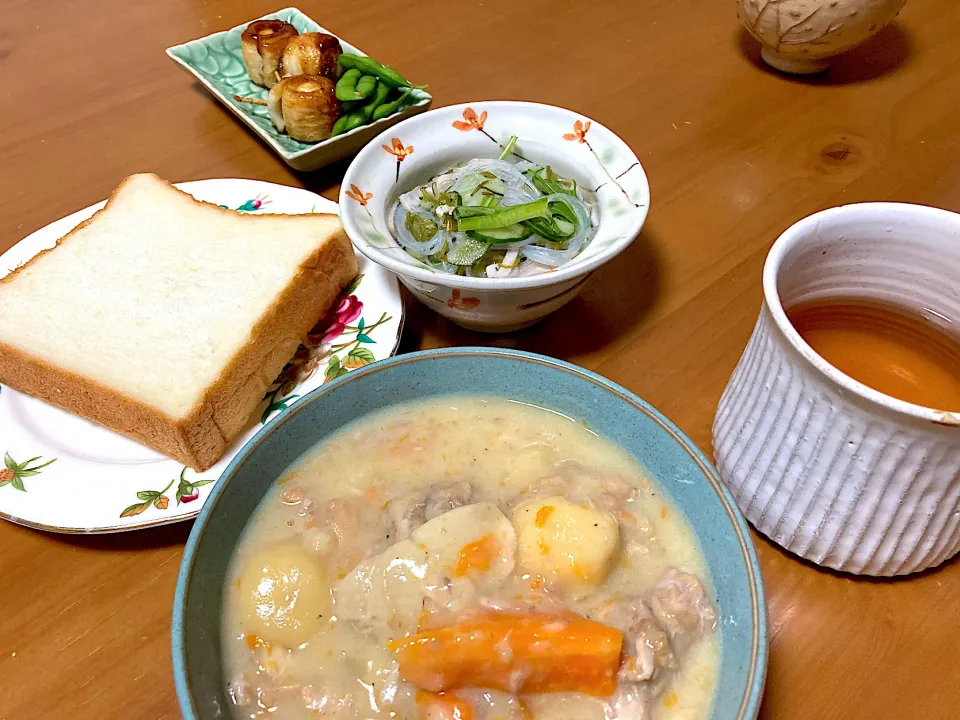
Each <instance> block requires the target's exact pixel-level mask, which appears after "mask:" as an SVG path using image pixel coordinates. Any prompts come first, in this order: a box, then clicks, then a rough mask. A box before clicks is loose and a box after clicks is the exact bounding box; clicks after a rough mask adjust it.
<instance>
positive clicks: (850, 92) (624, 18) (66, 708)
mask: <svg viewBox="0 0 960 720" xmlns="http://www.w3.org/2000/svg"><path fill="white" fill-rule="evenodd" d="M0 7H2V10H3V16H4V22H3V24H2V26H0V70H2V72H0V83H2V84H0V102H2V113H0V117H2V121H3V133H2V134H0V210H2V212H0V249H5V248H7V247H9V246H10V245H12V244H13V243H15V242H17V241H18V240H19V239H20V238H22V237H24V236H25V235H27V234H28V233H30V232H32V231H34V230H36V229H38V228H40V227H42V226H44V225H46V224H47V223H49V222H51V221H53V220H55V219H57V218H59V217H61V216H63V215H66V214H68V213H70V212H72V211H74V210H77V209H79V208H82V207H85V206H87V205H89V204H91V203H93V202H96V201H98V200H101V199H103V198H104V197H106V196H107V195H108V194H109V193H110V191H111V190H112V189H113V188H114V187H115V186H116V185H117V183H118V182H119V181H120V180H121V179H122V178H123V177H124V176H126V175H128V174H130V173H134V172H139V171H153V172H156V173H158V174H160V175H161V176H163V177H165V178H167V179H169V180H171V181H184V180H196V179H201V178H214V177H246V178H257V179H262V180H269V181H272V182H279V183H285V184H290V185H298V186H303V187H307V188H309V189H312V190H315V191H317V192H320V193H322V194H323V195H325V196H326V197H329V198H334V199H335V198H336V197H337V191H338V187H337V186H338V183H339V181H340V179H341V177H342V175H343V172H344V169H345V167H346V165H345V164H344V163H341V164H338V165H335V166H332V167H329V168H326V169H324V170H321V171H318V172H316V173H312V174H297V173H295V172H293V171H291V170H290V169H288V168H287V167H286V166H285V165H284V164H283V163H282V162H281V161H280V160H279V159H278V158H277V157H276V156H274V155H273V154H272V152H271V151H270V150H269V149H268V148H267V147H266V146H265V145H263V144H262V143H261V142H259V140H258V139H257V138H256V137H255V136H254V135H253V134H251V133H250V132H248V131H247V130H246V129H245V127H244V126H243V125H241V124H240V123H239V122H237V121H236V120H235V119H234V118H233V117H232V116H231V115H229V114H228V113H227V112H226V111H225V110H224V109H223V108H221V107H220V106H219V105H218V104H217V103H216V102H215V101H214V100H213V99H212V98H211V96H209V95H208V94H207V93H206V92H204V91H203V90H202V89H201V88H200V86H199V85H197V84H196V83H195V82H194V81H193V80H192V79H191V77H190V76H188V75H187V74H186V73H184V72H182V71H181V70H179V69H178V68H177V67H176V66H175V65H174V63H172V62H171V61H170V60H169V59H168V58H167V57H166V56H165V55H164V53H163V50H164V48H166V47H167V46H170V45H174V44H177V43H180V42H183V41H186V40H189V39H193V38H196V37H200V36H202V35H205V34H208V33H210V32H214V31H218V30H223V29H228V28H230V27H232V26H233V25H236V24H238V23H241V22H244V21H247V20H250V19H252V18H254V17H256V16H258V15H261V14H264V13H267V12H271V11H273V10H276V9H279V7H281V5H280V4H279V3H276V4H270V3H269V2H266V1H265V0H167V1H165V2H127V1H126V0H86V2H78V1H76V0H59V1H56V2H55V1H54V0H31V1H28V0H3V2H2V4H0ZM300 8H301V9H302V10H303V11H305V12H306V13H307V14H309V15H311V16H313V17H314V19H315V20H317V21H318V22H320V23H321V24H322V25H324V26H326V27H328V28H330V29H331V30H333V31H334V32H337V33H338V34H340V35H342V36H343V37H346V38H348V39H349V40H350V41H351V42H353V43H355V44H356V45H358V46H359V47H361V48H363V49H364V50H365V51H366V52H368V53H370V54H371V55H373V56H374V57H377V58H379V59H381V60H382V61H384V62H389V63H391V64H392V65H394V66H395V67H396V68H397V69H398V70H400V71H401V72H403V73H404V74H406V75H407V76H409V77H411V78H415V79H417V80H418V81H423V82H428V83H430V90H431V92H432V93H433V94H434V97H435V103H436V105H447V104H452V103H458V102H463V101H476V100H488V99H504V98H506V99H523V100H532V101H539V102H545V103H552V104H557V105H564V106H567V107H569V108H572V109H574V110H577V111H580V112H582V113H584V114H586V115H589V116H590V117H592V118H595V119H597V120H598V121H600V122H602V123H604V124H605V125H607V126H608V127H610V128H612V129H614V130H615V131H616V132H618V133H619V134H620V135H621V136H622V137H623V138H624V139H625V140H626V141H627V143H629V144H630V145H631V146H632V147H633V148H634V149H635V151H636V153H637V155H638V156H639V157H640V159H641V161H642V162H643V164H644V166H645V168H646V171H647V174H648V176H649V177H650V184H651V191H652V207H651V213H650V217H649V220H648V222H647V225H646V227H645V228H644V231H643V234H642V235H641V236H640V238H639V239H638V240H637V242H635V243H634V244H633V246H631V247H630V249H629V250H627V251H626V252H625V253H624V254H623V255H622V256H621V257H619V258H617V260H616V261H614V262H612V263H610V264H609V265H608V266H607V267H605V268H603V269H602V270H601V271H600V272H598V273H597V274H596V275H595V278H594V279H593V280H592V281H591V285H590V287H589V289H588V290H586V291H585V292H584V294H583V295H582V296H581V297H580V298H578V299H577V300H576V301H574V302H573V303H572V304H570V305H569V306H567V307H566V308H564V309H563V310H562V311H560V312H558V313H556V314H555V315H553V316H552V317H550V318H549V319H548V320H546V321H545V322H543V323H542V324H540V325H539V326H536V327H534V328H532V329H530V330H528V331H525V332H521V333H517V334H515V335H510V336H501V337H488V336H481V335H476V334H472V333H470V332H467V331H464V330H461V329H458V328H455V327H453V326H451V325H450V324H449V323H448V322H446V321H444V320H442V319H440V318H439V317H438V316H436V315H434V314H433V313H431V312H430V311H428V310H427V309H425V308H423V307H420V306H418V305H417V304H416V303H415V302H414V301H413V300H410V299H409V298H408V301H409V319H408V322H407V326H406V332H405V336H404V339H403V343H402V350H404V351H409V350H413V349H416V348H428V347H438V346H445V345H465V344H493V345H498V346H505V347H517V348H523V349H526V350H533V351H537V352H542V353H546V354H549V355H554V356H557V357H560V358H563V359H567V360H571V361H573V362H576V363H579V364H581V365H584V366H586V367H588V368H590V369H592V370H596V371H598V372H600V373H602V374H603V375H606V376H607V377H609V378H611V379H613V380H615V381H616V382H619V383H622V384H623V385H625V386H627V387H628V388H630V389H631V390H633V391H635V392H636V393H638V394H639V395H640V396H642V397H643V398H645V399H647V400H648V401H650V402H651V403H653V404H654V405H656V406H657V407H658V408H660V409H661V410H662V411H663V412H664V413H666V414H667V415H668V416H669V417H670V418H672V419H673V420H675V421H676V422H677V423H678V424H679V425H680V427H681V428H682V429H683V430H685V431H686V432H687V433H689V434H690V436H691V437H692V438H693V439H694V440H695V441H696V442H697V443H698V444H699V445H700V446H701V447H702V448H704V449H705V450H707V451H709V448H710V424H711V421H712V418H713V413H714V409H715V407H716V403H717V401H718V399H719V397H720V393H721V391H722V390H723V387H724V385H725V383H726V381H727V379H728V377H729V374H730V372H731V371H732V370H733V367H734V365H735V364H736V361H737V358H738V357H739V354H740V352H741V350H742V349H743V346H744V344H745V342H746V340H747V337H748V335H749V333H750V331H751V329H752V326H753V323H754V321H755V318H756V313H757V311H758V309H759V306H760V298H761V289H760V271H761V266H762V263H763V259H764V256H765V254H766V252H767V249H768V248H769V246H770V244H771V243H772V242H773V241H774V240H775V239H776V237H777V235H778V234H779V233H780V232H781V231H782V230H784V229H785V228H786V227H788V226H789V225H790V224H792V223H793V222H795V221H796V220H798V219H800V218H801V217H803V216H805V215H808V214H810V213H812V212H815V211H817V210H820V209H822V208H825V207H829V206H831V205H837V204H841V203H847V202H856V201H866V200H900V201H909V202H918V203H924V204H929V205H936V206H940V207H944V208H947V209H951V210H960V81H958V77H960V42H958V41H957V38H956V28H957V27H960V3H957V2H955V1H954V0H910V2H909V3H908V4H907V6H906V8H905V10H904V11H903V13H902V14H901V17H900V18H899V20H898V21H897V22H896V24H894V25H893V26H891V27H889V28H887V29H886V30H884V31H883V32H881V33H880V35H878V36H877V37H876V38H875V39H874V40H872V41H871V42H869V43H868V44H867V45H865V46H863V47H861V48H859V49H857V50H855V51H854V52H852V53H851V54H850V55H848V56H846V57H844V58H842V59H841V60H839V61H838V62H837V63H836V65H835V66H834V67H833V68H832V69H831V70H830V71H829V72H828V73H827V74H825V75H822V76H817V77H812V78H807V79H797V78H789V77H784V76H780V75H777V74H775V73H773V72H771V71H770V70H768V69H766V68H765V67H764V66H762V65H761V63H760V61H759V52H758V48H757V46H756V45H755V44H754V42H753V41H752V40H751V39H750V38H749V37H748V36H747V35H746V34H745V32H743V31H742V30H741V28H740V25H739V23H738V21H737V19H736V16H735V7H734V3H733V1H732V0H727V1H725V2H720V1H719V0H713V1H710V0H698V1H688V2H678V1H677V0H642V1H634V2H624V1H612V0H611V1H608V2H603V3H587V2H572V1H569V0H552V1H550V0H521V1H520V2H507V0H482V2H478V1H475V0H469V1H467V2H457V3H451V2H440V1H439V0H422V1H421V2H417V3H406V2H400V1H399V0H369V1H367V2H354V3H320V2H313V1H312V0H305V2H304V3H303V4H301V5H300ZM78 280H82V278H79V279H78ZM4 491H10V490H9V488H7V489H0V492H4ZM189 531H190V526H189V524H181V525H178V526H173V527H168V528H164V529H158V530H152V531H143V532H137V533H133V534H129V535H122V536H107V537H66V536H62V537H59V536H54V535H48V534H44V533H41V532H36V531H32V530H27V529H24V528H20V527H17V526H14V525H11V524H9V523H2V524H0V720H22V719H33V718H71V719H72V720H80V719H82V718H98V719H100V718H161V717H163V718H166V717H171V718H172V717H177V716H179V711H178V709H177V705H176V699H175V696H174V690H173V680H172V675H171V663H170V650H169V646H170V639H169V631H170V615H171V606H172V602H173V590H174V584H175V580H176V574H177V569H178V566H179V561H180V558H181V554H182V551H183V544H184V542H185V540H186V537H187V534H188V533H189ZM757 543H758V546H759V550H760V556H761V560H762V564H763V571H764V577H765V581H766V586H767V593H768V599H769V614H770V625H771V640H772V653H771V659H770V669H769V676H768V684H767V691H766V696H765V702H764V709H763V717H764V718H768V719H776V720H781V719H783V720H800V719H806V718H810V719H816V720H832V719H835V718H836V719H839V718H898V719H899V718H924V719H930V718H956V717H960V659H958V658H960V611H958V609H957V608H958V606H960V562H957V561H954V562H951V563H948V564H947V565H946V566H945V567H942V568H940V569H939V570H936V571H933V572H929V573H926V574H924V575H922V576H919V577H914V578H909V579H904V580H898V581H886V582H881V581H870V580H862V579H853V578H850V577H843V576H839V575H836V574H832V573H829V572H823V571H821V570H819V569H817V568H815V567H812V566H810V565H808V564H805V563H803V562H801V561H798V560H797V559H796V558H794V557H791V556H788V555H786V554H785V553H783V552H782V551H780V550H779V549H777V548H776V547H775V546H773V545H771V544H770V543H768V542H767V541H765V540H763V539H758V540H757Z"/></svg>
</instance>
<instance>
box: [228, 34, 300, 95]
mask: <svg viewBox="0 0 960 720" xmlns="http://www.w3.org/2000/svg"><path fill="white" fill-rule="evenodd" d="M297 35H298V33H297V29H296V28H295V27H294V26H293V25H291V24H290V23H288V22H284V21H283V20H257V21H256V22H252V23H250V24H249V25H247V27H246V29H245V30H244V31H243V34H242V35H241V36H240V54H241V55H242V56H243V64H244V65H246V66H247V75H249V76H250V79H251V80H252V81H253V82H254V83H256V84H257V85H260V86H261V87H266V88H270V87H273V86H274V85H276V84H277V68H278V67H279V66H280V58H281V57H282V56H283V51H284V49H285V48H286V47H287V43H288V42H289V41H290V39H291V38H294V37H297Z"/></svg>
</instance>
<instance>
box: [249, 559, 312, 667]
mask: <svg viewBox="0 0 960 720" xmlns="http://www.w3.org/2000/svg"><path fill="white" fill-rule="evenodd" d="M238 585H239V588H238V589H239V601H240V603H241V612H242V616H243V627H244V629H245V630H246V631H247V632H249V633H251V634H254V635H256V636H257V637H259V638H261V639H263V640H265V641H266V642H268V643H275V644H278V645H283V646H284V647H288V648H295V647H297V646H299V645H301V644H302V643H304V642H306V641H307V640H309V639H310V637H311V636H312V635H313V634H314V633H315V632H316V631H317V630H319V629H320V628H321V627H322V626H323V625H324V624H325V623H326V622H327V618H328V617H329V615H330V586H329V584H328V583H327V576H326V572H325V571H324V569H323V567H321V566H320V565H319V564H318V563H317V561H316V560H315V559H314V558H313V557H312V556H311V555H310V554H309V553H307V552H306V551H305V550H304V549H303V548H302V547H300V545H298V544H295V543H283V544H281V545H273V546H270V547H266V548H264V549H262V550H260V551H258V552H257V553H254V554H253V555H252V556H251V557H250V559H249V560H248V561H247V564H246V567H245V568H244V570H243V573H242V574H241V576H240V582H239V584H238Z"/></svg>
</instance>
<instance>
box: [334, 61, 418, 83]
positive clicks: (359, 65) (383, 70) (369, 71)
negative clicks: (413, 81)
mask: <svg viewBox="0 0 960 720" xmlns="http://www.w3.org/2000/svg"><path fill="white" fill-rule="evenodd" d="M338 62H339V63H340V66H341V67H344V68H347V70H348V72H349V71H350V70H358V71H359V72H361V73H362V74H364V75H372V76H374V77H376V78H378V79H379V80H380V82H382V83H385V84H386V85H388V86H390V87H404V88H405V87H411V85H410V83H409V82H408V81H407V79H406V78H405V77H403V75H401V74H400V73H398V72H397V71H396V70H394V69H392V68H388V67H386V66H385V65H381V64H380V63H378V62H377V61H376V60H374V59H373V58H372V57H365V56H363V55H354V54H353V53H343V54H341V55H340V57H339V59H338ZM344 76H346V73H344Z"/></svg>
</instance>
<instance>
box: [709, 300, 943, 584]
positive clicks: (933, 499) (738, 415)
mask: <svg viewBox="0 0 960 720" xmlns="http://www.w3.org/2000/svg"><path fill="white" fill-rule="evenodd" d="M868 407H869V406H867V405H866V404H854V403H851V402H849V401H848V400H847V399H845V398H844V397H843V396H842V395H841V394H840V392H839V391H838V389H836V388H835V386H834V385H832V384H828V383H827V382H826V381H825V380H824V379H823V378H822V377H820V376H819V374H818V373H817V372H816V371H815V370H814V369H813V368H811V367H808V366H807V365H806V361H804V360H803V359H802V358H800V357H799V356H798V355H796V354H795V353H794V352H793V350H792V349H791V348H789V347H788V346H787V344H786V340H785V339H784V338H783V337H782V336H780V335H779V331H778V330H777V329H776V328H775V327H774V326H773V320H772V317H771V316H770V313H769V311H768V310H767V308H766V306H764V309H763V311H762V312H761V313H760V319H759V320H758V322H757V325H756V327H755V329H754V332H753V335H752V337H751V338H750V342H749V343H748V345H747V348H746V350H745V352H744V354H743V357H742V358H741V359H740V363H739V364H738V365H737V368H736V370H735V371H734V373H733V376H732V377H731V379H730V383H729V385H728V386H727V389H726V390H725V391H724V394H723V397H722V398H721V400H720V406H719V408H718V412H717V416H716V419H715V421H714V425H713V444H714V453H715V455H716V462H717V467H718V469H719V471H720V475H721V476H722V477H723V479H724V481H725V482H726V483H727V485H728V486H729V487H730V490H731V492H732V493H733V495H734V497H735V498H736V501H737V503H738V505H739V506H740V509H741V510H742V511H743V513H744V515H745V516H746V517H747V519H748V520H749V521H750V522H751V523H752V524H753V525H754V527H756V529H757V530H758V531H759V532H761V533H763V534H764V535H766V536H767V537H769V538H770V539H772V540H773V541H774V542H776V543H778V544H780V545H782V546H783V547H785V548H786V549H788V550H790V551H791V552H794V553H796V554H798V555H800V556H802V557H805V558H807V559H808V560H811V561H813V562H816V563H819V564H821V565H826V566H828V567H832V568H835V569H838V570H844V571H847V572H852V573H863V574H868V575H900V574H906V573H911V572H916V571H919V570H923V569H925V568H928V567H933V566H935V565H938V564H939V563H941V562H943V561H944V560H946V559H947V558H949V557H951V556H952V555H954V554H955V553H956V552H957V551H958V550H960V431H957V430H951V429H946V428H925V427H920V426H918V425H916V424H915V422H916V421H915V422H910V421H908V422H904V420H903V418H902V417H899V416H897V415H895V414H894V413H893V412H892V411H888V410H886V409H885V408H882V407H879V406H878V407H877V408H876V409H875V410H870V409H868Z"/></svg>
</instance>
